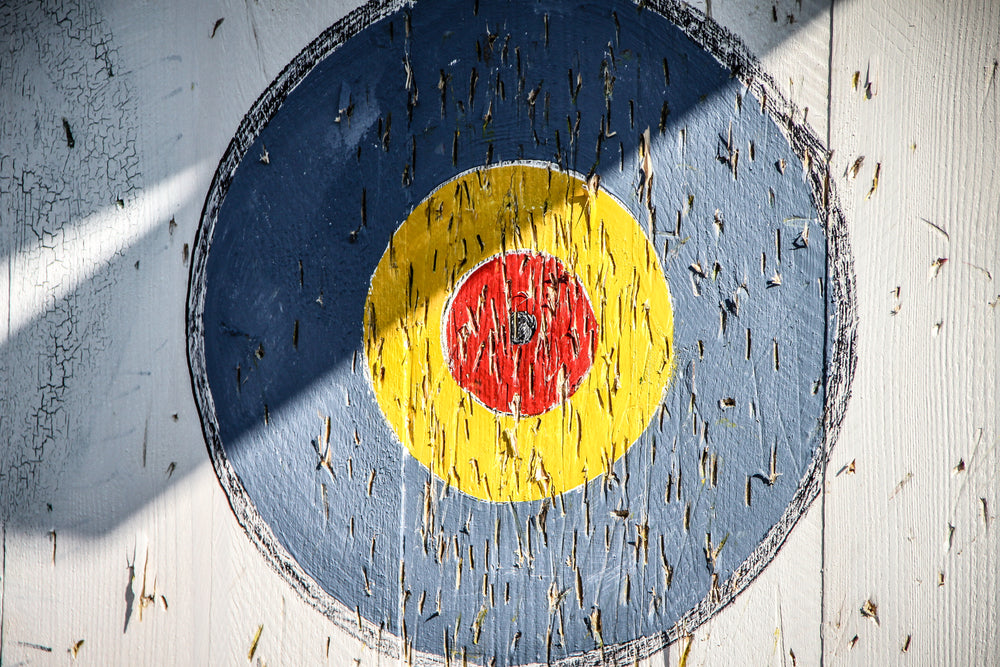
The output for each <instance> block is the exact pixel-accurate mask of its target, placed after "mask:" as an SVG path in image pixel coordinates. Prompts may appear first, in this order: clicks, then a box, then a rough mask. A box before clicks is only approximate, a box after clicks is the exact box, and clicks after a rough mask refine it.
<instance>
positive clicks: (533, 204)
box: [188, 0, 853, 665]
mask: <svg viewBox="0 0 1000 667" xmlns="http://www.w3.org/2000/svg"><path fill="white" fill-rule="evenodd" d="M734 74H735V75H736V76H733V75H734ZM824 161H825V153H824V152H823V149H822V147H821V145H820V144H819V143H818V142H817V141H816V140H815V139H814V138H813V137H812V135H811V134H810V133H809V132H808V130H806V129H804V128H802V127H800V126H799V125H798V124H797V123H796V117H795V115H794V109H793V108H792V107H791V106H790V105H788V104H786V103H785V102H784V101H783V99H782V98H781V97H780V95H779V94H778V93H777V92H775V91H774V89H773V88H772V87H771V85H770V83H769V80H768V79H767V77H766V75H765V74H764V73H763V72H761V71H760V69H759V68H758V67H757V65H756V63H755V62H754V61H753V60H752V58H750V57H749V56H748V55H747V54H746V53H745V51H744V50H743V49H742V47H741V46H740V45H739V44H738V43H737V42H736V41H735V39H733V38H732V37H731V36H729V35H727V34H726V33H725V32H724V31H722V30H721V29H720V28H718V26H716V25H715V24H714V23H712V22H711V21H710V20H708V19H706V18H704V17H703V16H701V15H699V14H697V13H696V12H694V11H693V10H690V9H686V8H684V7H683V6H682V5H680V4H675V3H671V2H664V3H660V4H656V3H654V4H653V5H652V6H650V5H648V4H647V5H644V6H643V7H642V8H640V7H637V6H635V5H632V4H629V3H626V2H611V3H604V2H601V3H583V4H580V3H577V2H568V1H567V0H547V1H545V2H535V1H528V0H523V1H522V0H510V1H508V2H497V3H482V4H480V3H466V2H457V1H455V2H451V1H445V2H434V3H417V4H416V5H413V6H405V7H404V6H402V5H394V4H389V5H386V4H372V5H368V6H365V7H362V8H361V9H359V10H357V11H355V12H354V13H352V14H351V15H349V16H348V17H347V18H346V19H344V20H343V21H342V22H340V23H339V24H337V25H335V26H334V27H332V28H331V29H330V30H328V31H327V32H326V33H324V34H323V35H321V36H320V37H319V38H317V39H316V40H315V41H314V42H313V43H312V44H311V45H310V46H309V47H307V48H306V49H305V50H304V51H303V52H302V53H301V54H300V55H299V56H298V57H297V58H296V59H295V60H294V61H293V62H292V63H291V64H290V65H289V67H288V68H286V70H285V71H284V72H283V73H282V74H281V75H280V76H279V77H278V79H277V80H276V81H275V82H274V83H273V84H272V85H271V86H270V87H269V88H268V90H267V91H266V92H265V93H264V94H263V95H262V96H261V97H260V99H259V100H258V101H257V103H256V104H255V105H254V107H253V108H252V109H251V111H250V112H249V113H248V115H247V116H246V118H245V119H244V121H243V123H242V125H241V126H240V128H239V130H238V131H237V134H236V136H235V137H234V139H233V142H232V143H231V145H230V148H229V150H228V151H227V153H226V156H225V157H224V158H223V160H222V163H221V164H220V166H219V170H218V172H217V174H216V178H215V181H214V182H213V185H212V189H211V191H210V192H209V195H208V199H207V202H206V206H205V210H204V214H203V219H202V225H201V228H200V231H199V236H198V239H197V242H196V246H195V252H194V261H193V265H192V274H191V288H190V293H189V303H188V343H189V359H190V365H191V370H192V378H193V384H194V388H195V396H196V399H197V402H198V406H199V410H200V413H201V417H202V422H203V427H204V430H205V434H206V439H207V440H208V444H209V451H210V454H211V457H212V461H213V464H214V465H215V469H216V471H217V473H218V475H219V478H220V480H221V482H222V484H223V487H224V488H225V490H226V492H227V494H228V496H229V499H230V503H231V504H232V507H233V509H234V512H235V513H236V515H237V517H238V518H239V520H240V521H241V523H242V525H243V526H244V527H245V528H246V530H247V533H248V535H249V536H250V537H251V539H252V540H253V541H254V542H255V543H256V544H257V545H258V546H259V547H260V548H261V550H262V552H263V553H264V554H265V556H266V557H267V558H268V559H269V560H270V561H271V563H272V564H273V565H274V566H275V567H276V568H277V569H278V570H279V571H280V572H282V573H283V574H284V576H285V577H286V578H287V579H288V581H289V583H290V584H291V585H292V586H293V587H294V588H296V590H298V591H299V592H300V593H301V594H302V595H304V596H305V597H306V598H307V599H308V600H310V601H311V602H312V603H313V604H315V605H316V606H317V608H319V609H320V610H322V611H323V612H324V613H326V614H327V615H328V616H329V617H330V618H331V619H332V620H333V621H334V622H335V623H337V624H338V625H339V626H340V627H341V628H342V629H343V631H345V632H348V633H353V634H359V635H361V636H362V637H363V638H364V639H365V641H367V642H369V643H370V644H371V645H373V646H377V647H378V648H379V650H383V651H385V652H387V653H389V654H391V655H397V656H398V655H405V657H412V658H413V659H414V660H415V661H417V662H421V661H431V662H433V661H435V660H444V659H445V658H448V659H451V658H464V659H466V660H468V661H471V662H473V663H482V664H496V665H520V664H529V663H534V662H546V661H559V660H563V659H567V660H571V661H572V660H578V659H579V660H584V661H586V660H588V659H590V658H588V657H587V656H591V658H594V659H610V660H619V659H620V660H631V659H633V658H634V657H635V656H636V655H643V654H647V653H649V652H650V651H653V650H655V649H657V648H659V647H661V646H663V645H664V644H665V643H667V642H668V641H670V640H672V639H674V638H676V637H678V636H679V635H681V634H683V633H684V632H686V631H688V630H690V629H691V628H693V627H694V626H696V625H697V624H699V623H700V622H702V621H704V620H705V619H706V618H708V617H709V616H710V615H711V614H712V613H714V612H715V611H716V610H717V609H718V608H720V607H721V606H722V605H724V604H725V603H727V602H728V601H729V600H731V599H732V597H733V596H734V595H735V594H736V593H738V592H739V591H740V590H742V588H743V587H745V586H746V585H747V583H748V582H749V581H750V580H751V579H752V578H753V577H754V576H756V574H757V573H758V572H759V571H760V570H761V569H762V568H763V566H764V565H765V564H766V563H767V561H768V560H769V559H770V558H771V557H772V556H773V555H774V553H775V551H776V550H777V548H778V547H779V546H780V544H781V543H782V541H783V540H784V538H785V537H786V535H787V534H788V531H789V530H790V529H791V526H792V525H793V524H794V523H795V521H796V519H797V518H798V516H799V515H800V514H801V513H802V512H803V511H804V509H805V507H806V506H807V505H808V503H809V502H810V501H811V500H812V498H813V497H814V496H815V494H816V492H817V489H818V486H817V484H818V482H817V480H818V477H817V475H818V474H819V472H820V471H821V470H822V465H823V463H824V461H825V452H826V446H828V445H829V444H831V443H832V438H833V437H834V436H835V434H836V430H837V426H838V424H839V414H840V411H841V410H842V407H843V403H844V401H845V400H846V391H847V385H848V382H849V379H850V368H851V361H850V360H851V351H852V345H853V328H852V327H853V320H852V310H851V303H850V300H851V292H850V284H851V282H850V281H851V278H850V275H851V273H850V258H849V253H848V249H847V247H846V241H845V239H844V236H843V231H842V228H841V226H840V218H839V214H838V213H837V211H836V208H835V206H834V205H832V204H831V202H832V201H834V200H833V198H832V194H831V193H830V192H829V189H828V186H827V185H826V179H825V178H824V172H823V169H824V167H823V165H824ZM581 656H582V657H581Z"/></svg>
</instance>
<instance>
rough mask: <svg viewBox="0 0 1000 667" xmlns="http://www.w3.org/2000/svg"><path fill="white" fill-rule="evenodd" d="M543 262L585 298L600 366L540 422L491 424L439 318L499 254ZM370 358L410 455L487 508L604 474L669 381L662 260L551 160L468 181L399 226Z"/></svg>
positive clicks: (631, 226)
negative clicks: (452, 360)
mask: <svg viewBox="0 0 1000 667" xmlns="http://www.w3.org/2000/svg"><path fill="white" fill-rule="evenodd" d="M525 250H537V251H541V252H545V253H548V254H550V255H552V256H554V257H556V258H558V259H559V260H560V261H562V262H563V264H564V265H565V266H566V268H567V270H569V271H570V272H572V273H574V274H575V275H576V276H577V277H578V278H579V279H580V281H581V283H582V284H583V285H584V287H585V288H586V290H587V293H588V295H589V296H590V301H591V304H592V305H593V308H594V314H595V316H596V318H597V321H598V325H599V327H600V329H599V339H598V343H597V350H596V353H595V355H594V363H593V366H592V368H591V369H590V372H589V373H588V374H587V376H586V378H585V379H584V381H583V383H582V384H581V385H580V387H579V389H577V391H576V393H575V394H573V396H571V397H570V398H568V399H567V400H566V401H564V402H562V403H560V404H559V405H557V406H556V407H555V408H553V409H552V410H550V411H548V412H546V413H543V414H541V415H539V416H537V417H521V418H516V417H514V416H512V415H506V414H499V413H496V412H493V411H492V410H490V409H488V408H486V407H484V406H483V405H482V404H481V403H479V402H478V401H476V400H474V399H473V396H472V395H471V394H469V393H468V392H466V391H465V390H464V389H462V387H460V386H459V384H458V383H457V382H456V381H455V379H454V378H453V377H452V375H451V372H450V370H449V368H448V363H447V361H446V357H445V354H444V350H443V343H442V341H443V331H442V318H443V313H444V310H445V307H446V305H447V303H448V300H449V298H450V295H451V294H452V292H453V290H454V289H455V286H456V285H457V284H459V283H460V281H461V278H462V276H463V275H465V273H467V272H468V271H470V270H471V269H472V268H474V267H475V266H477V265H479V264H480V263H481V262H483V261H485V260H487V259H488V258H490V257H492V256H494V255H497V254H501V253H506V252H514V251H525ZM364 348H365V356H366V361H367V370H368V372H369V373H370V379H371V381H372V387H373V388H374V390H375V396H376V398H377V400H378V404H379V407H380V408H381V410H382V413H383V414H384V415H385V417H386V419H387V420H388V421H389V423H390V424H391V425H392V427H393V430H394V431H395V432H396V435H397V436H398V437H399V439H400V441H401V442H402V443H403V445H404V446H405V447H406V448H407V449H408V450H409V452H410V453H411V454H412V455H413V456H414V457H415V458H416V459H417V460H418V461H420V462H421V463H423V464H424V465H425V466H426V467H427V468H429V469H430V470H431V471H433V472H434V474H436V475H437V476H438V477H440V478H441V479H442V480H444V481H445V482H446V483H448V484H450V485H452V486H455V487H457V488H458V489H459V490H461V491H463V492H464V493H467V494H469V495H471V496H474V497H476V498H480V499H482V500H489V501H494V502H506V501H525V500H537V499H539V498H543V497H546V496H554V495H556V494H559V493H563V492H564V491H569V490H570V489H573V488H575V487H577V486H579V485H581V484H583V483H585V482H587V481H589V480H591V479H593V478H595V477H597V476H598V475H600V474H601V473H604V472H609V471H610V469H611V466H612V465H613V463H614V462H615V461H616V460H617V459H618V458H619V457H620V456H621V455H622V454H624V453H625V452H626V451H627V450H628V448H629V447H631V446H632V443H634V442H635V441H636V439H638V438H639V436H640V435H641V434H642V432H643V431H644V430H645V429H646V426H647V425H648V423H649V421H650V419H651V418H652V416H653V414H654V412H655V411H656V409H657V407H658V406H659V405H660V402H661V400H662V398H663V393H664V390H665V388H666V386H667V384H668V382H669V380H670V377H671V376H672V374H673V370H674V359H673V353H672V350H673V310H672V307H671V300H670V291H669V288H668V287H667V282H666V278H665V277H664V274H663V270H662V268H661V266H660V262H659V259H658V257H657V254H656V251H655V249H654V248H653V246H652V245H651V244H650V242H649V240H648V239H647V238H646V235H645V234H644V233H643V231H642V229H641V228H640V227H639V225H638V223H636V221H635V219H634V218H633V217H632V216H631V215H630V214H629V213H628V211H626V210H625V208H624V206H622V204H621V203H619V202H618V201H617V200H616V199H615V198H614V197H612V196H611V195H609V194H608V193H607V192H605V191H603V190H600V189H598V190H597V192H596V193H595V192H593V191H590V190H588V189H587V186H586V184H585V183H584V181H583V180H582V179H580V178H578V177H576V176H574V175H571V174H567V173H566V172H562V171H558V170H556V169H554V168H552V167H550V166H548V165H546V164H545V163H523V162H522V163H512V164H502V165H498V166H494V167H487V168H480V169H476V170H474V171H470V172H467V173H465V174H462V175H460V176H458V177H456V178H455V179H453V180H451V181H449V182H447V183H445V184H444V185H442V186H440V187H439V188H438V189H437V190H435V191H434V192H433V193H432V194H431V195H430V196H429V197H428V198H427V199H425V200H424V201H423V202H421V203H420V204H419V205H418V206H417V207H416V208H415V209H414V210H413V212H412V213H410V215H409V216H408V217H407V218H406V220H405V221H404V222H403V224H402V225H400V227H399V229H397V230H396V232H395V234H394V235H393V237H392V240H391V241H390V242H389V247H388V248H387V249H386V251H385V253H384V255H383V256H382V259H381V260H380V261H379V264H378V266H377V267H376V269H375V273H374V274H373V276H372V284H371V289H370V291H369V293H368V299H367V301H366V303H365V316H364Z"/></svg>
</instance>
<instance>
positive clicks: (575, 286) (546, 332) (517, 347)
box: [443, 252, 598, 415]
mask: <svg viewBox="0 0 1000 667" xmlns="http://www.w3.org/2000/svg"><path fill="white" fill-rule="evenodd" d="M443 328H444V334H445V346H446V349H447V353H448V367H449V369H450V370H451V374H452V376H453V377H454V378H455V380H456V381H457V382H458V384H459V385H461V386H462V387H463V388H464V389H466V390H467V391H470V392H472V394H473V395H475V396H476V398H478V399H479V401H480V402H482V403H483V405H485V406H486V407H488V408H490V409H492V410H496V411H497V412H502V413H506V414H515V415H516V414H520V415H539V414H542V413H543V412H546V411H548V410H551V409H552V408H553V407H555V406H556V405H558V404H559V403H560V402H561V401H563V400H565V399H566V398H569V397H570V396H572V395H573V392H575V391H576V390H577V388H578V387H579V386H580V383H581V382H583V379H584V377H586V375H587V371H589V370H590V366H591V364H593V362H594V350H595V349H596V346H597V336H598V331H597V320H596V318H595V317H594V310H593V308H592V307H591V305H590V299H589V298H588V296H587V293H586V290H585V289H584V287H583V285H582V284H581V283H580V281H579V279H577V277H576V276H574V275H573V274H571V273H570V272H568V271H567V270H566V268H565V267H564V266H563V264H562V262H560V261H559V260H558V259H556V258H555V257H552V256H550V255H546V254H544V253H526V252H519V253H509V254H505V255H497V256H496V257H493V258H492V259H490V260H488V261H486V262H484V263H483V264H481V265H479V266H478V267H476V268H475V269H473V270H472V271H471V272H469V274H468V275H467V276H466V277H465V279H464V281H463V282H462V283H461V284H460V285H459V286H458V288H457V289H456V291H455V293H454V295H453V297H452V300H451V303H450V304H448V307H447V309H446V310H445V314H444V327H443Z"/></svg>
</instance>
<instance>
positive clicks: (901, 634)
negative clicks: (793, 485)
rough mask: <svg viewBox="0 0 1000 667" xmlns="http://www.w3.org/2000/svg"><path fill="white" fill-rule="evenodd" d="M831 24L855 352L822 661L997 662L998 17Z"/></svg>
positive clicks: (910, 9)
mask: <svg viewBox="0 0 1000 667" xmlns="http://www.w3.org/2000/svg"><path fill="white" fill-rule="evenodd" d="M833 32H834V51H833V70H832V72H833V76H832V109H833V115H832V125H831V129H832V136H833V146H834V148H835V149H836V152H835V155H834V166H833V174H834V176H835V177H836V178H837V181H838V184H839V185H840V193H841V196H842V198H843V204H844V207H845V212H846V214H847V218H848V220H849V221H850V222H851V230H852V233H853V239H854V251H855V257H856V270H857V292H858V305H859V310H860V312H859V341H860V347H859V363H858V372H857V375H856V377H855V382H854V391H853V397H852V399H851V404H850V409H849V412H848V416H847V419H846V422H845V426H844V430H843V433H842V437H841V442H840V443H839V444H838V445H837V448H836V449H835V450H834V452H833V459H832V461H831V464H830V468H829V473H828V484H827V489H826V493H827V496H826V518H825V524H826V551H825V565H826V589H825V603H824V618H825V624H824V637H825V647H824V656H823V657H824V659H825V661H826V662H827V663H828V664H834V663H836V664H858V665H868V664H894V663H899V662H903V661H907V662H909V661H911V660H912V661H915V662H916V663H920V664H945V663H947V664H994V663H996V662H997V660H998V659H1000V657H998V655H997V644H996V639H995V638H996V635H997V631H998V617H997V612H996V604H995V602H996V599H997V577H996V567H995V564H996V562H997V558H998V556H1000V553H998V552H1000V540H998V539H997V533H996V531H995V530H992V526H990V525H989V522H990V521H992V518H993V516H994V513H995V511H996V510H995V506H996V501H997V479H996V471H997V466H998V463H1000V461H998V458H997V450H996V444H997V430H996V427H997V420H996V401H997V380H996V378H997V375H996V370H997V368H996V345H997V320H996V308H995V305H994V304H995V303H996V298H997V292H998V289H997V283H996V282H995V281H994V276H995V275H996V272H997V257H998V253H997V248H998V238H997V229H998V225H997V222H998V220H997V211H996V204H997V192H998V183H997V170H996V166H995V164H996V158H997V142H996V135H997V127H996V120H997V112H998V105H1000V94H998V92H997V81H996V78H997V64H996V63H997V58H998V55H1000V8H998V7H997V5H996V4H995V3H986V2H978V3H960V4H947V5H945V4H938V3H929V2H920V3H910V2H886V3H879V4H877V5H875V4H871V3H861V2H843V3H837V4H836V5H835V9H834V30H833ZM862 158H863V159H862ZM855 166H857V168H856V169H855ZM855 172H856V173H855ZM876 179H877V184H876ZM869 601H870V604H867V603H869ZM862 610H864V611H862Z"/></svg>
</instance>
